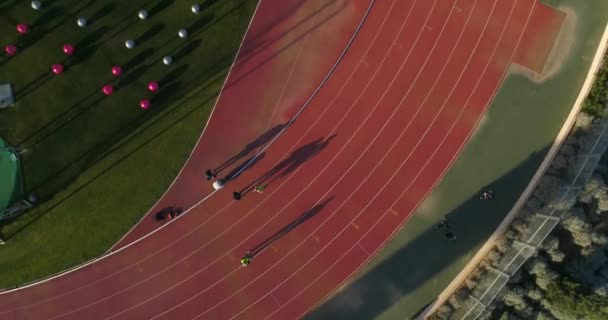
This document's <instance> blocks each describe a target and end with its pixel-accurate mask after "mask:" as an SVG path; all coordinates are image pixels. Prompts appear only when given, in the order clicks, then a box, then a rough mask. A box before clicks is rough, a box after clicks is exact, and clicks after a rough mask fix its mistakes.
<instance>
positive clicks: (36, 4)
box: [32, 0, 42, 10]
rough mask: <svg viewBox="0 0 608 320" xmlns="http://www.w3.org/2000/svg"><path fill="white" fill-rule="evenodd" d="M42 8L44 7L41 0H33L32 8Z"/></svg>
mask: <svg viewBox="0 0 608 320" xmlns="http://www.w3.org/2000/svg"><path fill="white" fill-rule="evenodd" d="M40 8H42V4H41V3H40V1H35V0H34V1H32V9H34V10H40Z"/></svg>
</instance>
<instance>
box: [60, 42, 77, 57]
mask: <svg viewBox="0 0 608 320" xmlns="http://www.w3.org/2000/svg"><path fill="white" fill-rule="evenodd" d="M75 50H76V49H75V48H74V46H73V45H71V44H64V45H63V53H65V54H67V55H68V56H71V55H73V54H74V51H75Z"/></svg>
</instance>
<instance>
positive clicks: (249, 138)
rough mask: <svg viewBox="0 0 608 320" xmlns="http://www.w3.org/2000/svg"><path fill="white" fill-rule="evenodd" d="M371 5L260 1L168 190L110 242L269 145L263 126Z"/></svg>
mask: <svg viewBox="0 0 608 320" xmlns="http://www.w3.org/2000/svg"><path fill="white" fill-rule="evenodd" d="M237 5H238V4H236V5H235V6H237ZM367 6H368V1H341V0H290V1H282V0H262V1H260V3H259V7H258V8H257V10H256V13H255V17H254V18H253V20H252V22H251V25H250V27H249V29H248V31H247V33H246V35H245V38H244V39H243V42H242V45H241V48H240V50H239V53H238V56H237V58H236V60H235V63H234V64H233V66H232V68H231V71H230V74H229V76H228V77H227V79H226V83H225V84H224V87H223V89H222V94H221V95H220V97H219V98H218V100H217V102H216V105H215V107H214V110H213V113H212V114H211V116H210V119H209V122H208V124H207V126H206V127H205V130H204V132H203V133H202V134H201V137H200V138H199V141H198V142H197V144H196V146H195V147H194V149H193V151H192V153H191V155H190V157H189V159H188V161H187V162H186V163H185V164H184V167H183V168H182V170H181V171H180V173H179V174H178V176H177V177H176V178H175V181H174V182H173V183H172V184H171V186H170V187H169V188H168V189H167V191H166V192H165V194H164V195H163V196H162V197H160V199H159V200H158V202H157V203H156V204H155V205H154V206H153V207H152V208H151V209H150V210H149V211H148V213H147V214H146V215H145V216H144V217H143V218H142V219H141V220H140V221H139V222H138V223H137V225H136V226H134V227H133V228H132V229H131V230H130V231H129V232H128V233H127V234H126V235H125V236H124V237H123V238H122V239H120V241H118V243H116V244H115V245H114V247H113V248H112V249H113V250H116V249H118V248H121V247H124V246H125V245H127V244H129V243H131V242H133V241H135V240H137V239H139V238H141V237H142V236H144V235H146V234H148V233H149V232H151V231H153V230H155V229H156V228H158V227H159V226H160V224H159V223H158V222H156V221H155V220H154V219H153V217H154V215H155V214H156V212H158V211H160V210H162V209H163V208H166V207H169V206H177V207H181V208H183V209H187V208H190V207H191V206H193V205H195V204H196V203H197V202H198V201H199V200H201V199H203V198H204V197H205V196H207V195H208V194H209V190H208V184H207V183H206V181H205V178H204V176H205V171H206V170H207V169H210V168H219V169H221V170H219V175H220V176H222V175H226V174H227V173H229V172H231V171H232V170H233V169H234V168H235V167H236V166H238V165H239V164H241V163H242V162H244V161H245V160H246V159H248V158H249V157H251V156H253V155H254V154H255V152H256V151H257V150H258V149H259V148H260V147H262V146H264V144H265V142H266V141H267V140H268V138H271V137H272V136H273V135H272V134H265V133H266V132H268V131H270V132H274V133H276V132H277V131H278V129H279V128H280V127H279V126H280V125H282V124H284V123H285V122H287V121H288V120H289V119H290V118H291V117H292V116H293V115H294V114H295V112H296V111H297V110H298V109H299V108H300V107H301V105H300V104H299V103H300V102H301V101H303V99H306V98H308V97H309V96H310V95H311V94H312V92H313V91H314V89H316V87H317V86H318V85H319V83H320V82H321V80H322V79H323V77H325V75H326V74H327V71H328V70H329V69H330V68H331V66H332V65H333V64H334V63H335V62H336V60H337V58H338V56H339V55H340V53H341V51H342V50H343V48H344V47H345V45H346V43H347V41H348V40H349V38H350V37H351V35H352V34H353V32H354V29H355V28H356V26H357V24H358V23H359V21H360V20H361V19H362V15H363V13H364V12H365V9H366V8H367ZM312 65H314V66H315V67H314V68H311V67H310V66H312Z"/></svg>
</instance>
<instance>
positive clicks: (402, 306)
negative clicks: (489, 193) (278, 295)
mask: <svg viewBox="0 0 608 320" xmlns="http://www.w3.org/2000/svg"><path fill="white" fill-rule="evenodd" d="M545 2H546V3H548V4H550V5H554V6H568V7H569V8H571V9H573V10H575V12H576V14H577V23H576V27H575V29H574V30H575V33H576V36H577V38H576V41H574V43H572V45H571V48H570V49H571V50H572V51H571V53H570V55H569V56H568V58H567V59H566V60H565V61H564V64H563V65H562V67H561V69H560V70H559V72H558V73H557V74H555V76H553V77H552V78H549V79H547V80H546V81H545V82H543V83H541V84H537V83H534V82H532V81H530V80H528V79H527V78H526V77H524V76H521V75H511V76H509V77H507V78H506V79H505V82H504V83H503V85H502V87H501V89H500V91H499V93H498V95H497V97H496V98H495V100H494V102H493V104H492V105H491V107H490V109H489V111H488V113H487V118H486V119H485V121H484V124H483V125H482V126H481V127H480V128H479V131H478V132H477V134H476V135H474V137H473V138H472V139H471V140H470V142H469V144H468V145H467V146H466V147H465V149H464V150H463V152H462V154H461V155H460V156H459V158H458V159H457V161H456V162H455V164H454V165H453V167H452V168H451V169H450V171H449V172H448V173H447V175H446V176H445V177H444V179H443V180H442V182H441V183H440V184H439V185H438V186H437V188H436V189H435V190H434V191H433V193H432V194H431V195H430V196H429V198H427V200H426V201H425V202H424V203H423V204H422V205H421V207H420V208H419V209H418V211H417V212H416V213H415V214H414V216H413V218H412V219H411V220H410V221H409V222H408V223H407V224H406V225H405V226H404V228H403V229H402V230H401V231H400V232H399V233H398V234H397V235H396V237H395V238H394V239H393V240H392V241H391V242H390V243H389V244H388V245H387V247H386V248H385V249H384V250H383V251H382V252H381V254H380V255H378V256H377V257H376V258H375V259H374V260H373V261H372V262H371V263H370V264H369V265H368V266H366V268H365V269H364V270H363V271H362V272H360V273H359V274H358V276H357V278H356V279H355V280H353V281H352V282H351V283H350V284H349V285H348V286H346V287H345V288H344V289H343V290H341V291H340V293H339V294H337V295H336V296H335V297H333V298H332V299H330V300H329V301H328V302H326V303H325V304H324V305H322V306H321V307H320V308H319V309H318V310H316V311H315V312H313V313H312V314H311V315H309V317H308V318H310V319H353V318H361V319H406V318H410V317H412V316H413V315H415V314H416V313H418V312H419V311H421V310H422V309H423V308H424V307H425V306H426V305H427V304H429V303H430V302H432V301H433V299H435V297H436V296H437V295H438V294H439V293H440V292H441V291H442V290H443V288H445V286H447V284H448V283H449V282H450V281H451V280H452V279H453V278H454V277H455V276H456V275H457V274H458V273H459V272H460V270H462V268H463V267H464V266H465V265H466V263H468V261H469V260H470V259H471V258H472V257H473V256H474V255H475V253H476V252H477V250H479V248H480V247H481V246H482V245H483V243H484V242H485V240H486V239H487V238H488V237H489V235H490V234H491V233H492V232H493V231H494V230H495V228H496V227H497V226H498V224H499V223H500V221H501V220H502V219H503V217H504V216H505V215H506V214H507V213H508V211H509V210H510V209H511V207H512V205H513V204H514V202H515V201H516V199H517V198H518V197H519V195H520V194H521V192H522V191H523V189H524V188H525V186H526V185H527V184H528V181H529V179H530V178H531V177H532V175H533V174H534V172H535V171H536V169H537V168H538V165H539V164H540V162H541V161H542V159H543V158H544V156H545V154H546V152H547V151H548V148H549V146H550V145H551V144H552V142H553V140H554V139H555V136H556V135H557V132H558V131H559V129H560V128H561V126H562V124H563V122H564V120H565V118H566V115H567V114H568V113H569V111H570V109H571V107H572V105H573V103H574V101H575V99H576V97H577V96H578V94H579V89H580V87H581V85H582V83H583V81H584V79H585V77H586V75H587V71H588V68H589V66H590V63H591V59H592V57H593V55H594V54H595V50H596V49H597V46H598V41H599V39H600V37H601V34H602V32H603V30H604V28H605V26H606V22H607V21H608V2H606V1H603V0H593V1H578V0H551V1H545ZM488 185H489V186H491V188H492V189H493V190H495V191H496V193H497V199H495V200H493V202H492V205H491V206H488V205H487V204H486V203H480V202H479V201H477V196H478V192H479V190H480V189H482V188H484V187H485V186H488ZM443 216H448V219H449V220H450V225H451V226H452V229H453V230H454V231H455V233H456V235H457V237H458V238H457V240H456V241H454V242H449V241H447V240H445V239H444V238H443V236H442V234H441V232H440V231H439V230H435V228H434V226H435V224H436V223H437V222H438V221H439V220H440V218H441V217H443ZM355 315H356V316H355Z"/></svg>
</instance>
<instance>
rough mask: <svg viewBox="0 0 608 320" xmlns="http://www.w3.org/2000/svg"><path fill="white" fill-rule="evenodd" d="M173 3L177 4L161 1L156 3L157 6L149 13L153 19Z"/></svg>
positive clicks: (173, 0) (165, 0)
mask: <svg viewBox="0 0 608 320" xmlns="http://www.w3.org/2000/svg"><path fill="white" fill-rule="evenodd" d="M173 3H175V0H160V1H159V2H157V3H156V5H154V6H153V7H152V8H150V10H148V13H149V15H150V16H151V17H153V16H155V15H156V14H157V13H160V12H161V11H163V10H165V9H166V8H168V7H169V6H170V5H172V4H173Z"/></svg>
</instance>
